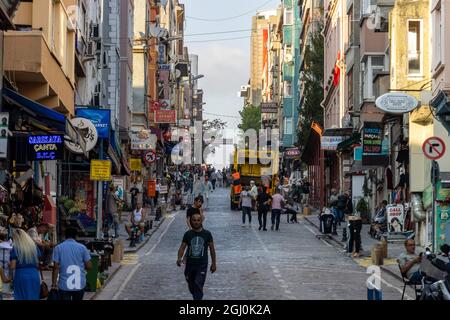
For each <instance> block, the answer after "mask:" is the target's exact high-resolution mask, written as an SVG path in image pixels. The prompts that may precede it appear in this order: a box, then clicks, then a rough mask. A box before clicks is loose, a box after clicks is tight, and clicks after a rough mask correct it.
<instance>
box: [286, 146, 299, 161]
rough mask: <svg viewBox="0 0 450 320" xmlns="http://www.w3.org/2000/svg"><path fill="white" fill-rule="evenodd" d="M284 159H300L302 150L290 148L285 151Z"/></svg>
mask: <svg viewBox="0 0 450 320" xmlns="http://www.w3.org/2000/svg"><path fill="white" fill-rule="evenodd" d="M284 157H285V158H286V159H293V158H298V157H300V149H299V148H289V149H286V150H285V151H284Z"/></svg>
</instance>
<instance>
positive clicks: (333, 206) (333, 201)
mask: <svg viewBox="0 0 450 320" xmlns="http://www.w3.org/2000/svg"><path fill="white" fill-rule="evenodd" d="M337 204H338V196H337V191H336V189H335V188H332V189H331V195H330V197H329V199H328V206H329V207H330V208H331V212H332V213H333V217H334V219H333V232H332V233H331V234H332V235H337V231H336V229H337V223H338V220H340V215H339V213H338V209H337Z"/></svg>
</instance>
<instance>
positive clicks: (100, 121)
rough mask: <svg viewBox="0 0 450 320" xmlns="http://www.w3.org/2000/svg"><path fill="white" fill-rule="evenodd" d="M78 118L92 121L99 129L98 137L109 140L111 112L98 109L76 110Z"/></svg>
mask: <svg viewBox="0 0 450 320" xmlns="http://www.w3.org/2000/svg"><path fill="white" fill-rule="evenodd" d="M75 113H76V115H77V117H81V118H86V119H89V120H91V122H92V123H93V124H94V126H95V128H96V129H97V134H98V137H99V138H101V139H109V127H110V119H111V110H109V109H98V108H83V107H80V108H76V111H75Z"/></svg>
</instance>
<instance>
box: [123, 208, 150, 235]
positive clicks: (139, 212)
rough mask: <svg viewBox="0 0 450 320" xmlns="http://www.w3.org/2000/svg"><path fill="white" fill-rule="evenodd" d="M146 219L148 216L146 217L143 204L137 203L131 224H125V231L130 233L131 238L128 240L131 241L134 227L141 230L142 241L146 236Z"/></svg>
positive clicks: (131, 217) (131, 216)
mask: <svg viewBox="0 0 450 320" xmlns="http://www.w3.org/2000/svg"><path fill="white" fill-rule="evenodd" d="M145 219H146V215H145V211H144V209H143V208H142V204H141V203H137V204H136V209H134V210H133V212H132V213H131V215H130V222H128V223H127V224H125V229H126V231H127V233H128V236H129V238H128V239H127V240H131V231H132V230H131V228H133V227H137V228H139V230H140V232H141V233H140V234H141V239H142V238H143V236H144V231H145Z"/></svg>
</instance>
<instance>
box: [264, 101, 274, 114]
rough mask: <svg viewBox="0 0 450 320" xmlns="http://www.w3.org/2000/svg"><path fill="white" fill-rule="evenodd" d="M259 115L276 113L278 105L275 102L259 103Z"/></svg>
mask: <svg viewBox="0 0 450 320" xmlns="http://www.w3.org/2000/svg"><path fill="white" fill-rule="evenodd" d="M261 113H278V105H277V104H276V103H275V102H263V103H261Z"/></svg>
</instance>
